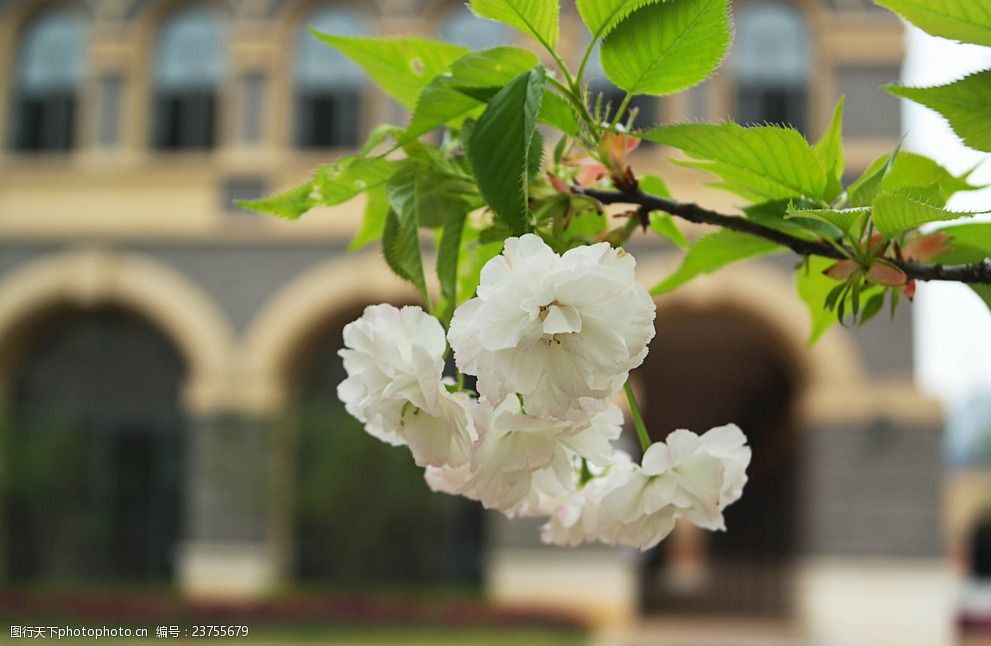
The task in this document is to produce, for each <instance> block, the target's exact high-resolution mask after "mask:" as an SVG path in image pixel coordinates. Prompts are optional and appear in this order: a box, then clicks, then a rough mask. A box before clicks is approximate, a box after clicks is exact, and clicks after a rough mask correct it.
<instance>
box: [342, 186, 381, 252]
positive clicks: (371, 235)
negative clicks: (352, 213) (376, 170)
mask: <svg viewBox="0 0 991 646" xmlns="http://www.w3.org/2000/svg"><path fill="white" fill-rule="evenodd" d="M388 214H389V197H388V195H386V192H385V189H384V188H382V187H377V188H375V189H373V190H371V191H368V192H367V193H366V194H365V212H364V214H363V215H362V217H361V228H360V229H358V233H356V234H355V236H354V238H352V239H351V242H350V243H349V244H348V251H355V250H357V249H361V248H362V247H364V246H365V245H367V244H369V243H372V242H375V241H376V240H379V239H381V238H382V230H383V229H384V228H385V219H386V217H387V216H388Z"/></svg>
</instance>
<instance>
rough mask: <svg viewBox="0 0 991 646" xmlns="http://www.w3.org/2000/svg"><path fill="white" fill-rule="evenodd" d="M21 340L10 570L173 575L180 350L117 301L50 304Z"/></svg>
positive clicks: (47, 576)
mask: <svg viewBox="0 0 991 646" xmlns="http://www.w3.org/2000/svg"><path fill="white" fill-rule="evenodd" d="M15 344H16V346H17V349H18V352H17V353H16V356H14V357H12V359H13V364H12V365H13V366H14V368H13V372H12V373H11V380H10V383H11V392H10V394H9V402H10V407H9V410H8V412H9V417H8V421H7V422H6V424H5V425H4V438H3V440H4V445H5V447H6V451H5V456H4V458H5V460H4V471H5V476H6V478H5V482H4V484H5V489H6V491H5V494H6V495H5V501H4V502H5V504H4V521H3V527H4V528H5V531H6V534H7V535H6V541H5V544H6V548H7V554H6V559H5V560H6V564H7V573H8V575H9V577H10V579H11V580H13V581H49V582H54V583H63V582H88V583H92V582H99V581H104V582H106V581H155V580H167V579H169V578H170V577H171V575H172V570H173V559H174V547H175V545H176V542H177V540H178V538H179V532H180V518H181V515H180V513H181V487H182V481H183V471H184V462H183V460H184V451H183V446H184V442H183V439H184V433H183V423H182V417H181V414H180V410H179V388H180V384H181V383H182V380H183V374H184V365H183V361H182V358H181V357H180V355H179V353H178V352H177V351H176V348H175V347H174V346H173V345H172V343H171V342H170V341H169V340H168V339H167V338H165V337H164V336H163V335H162V334H161V333H160V332H158V330H156V329H155V328H153V327H152V326H150V325H149V324H148V323H146V322H145V321H144V320H142V319H141V318H139V317H137V316H135V315H133V314H132V313H130V312H127V311H124V310H121V309H115V308H106V309H100V310H95V311H93V310H82V309H67V308H66V309H57V310H53V311H50V312H47V313H45V314H44V315H42V316H39V317H37V318H36V319H35V320H32V321H31V322H30V323H29V324H28V325H26V326H25V331H24V332H23V333H22V334H21V335H19V338H18V339H17V340H16V342H15ZM8 365H10V364H8Z"/></svg>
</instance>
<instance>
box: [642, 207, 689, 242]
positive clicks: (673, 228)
mask: <svg viewBox="0 0 991 646" xmlns="http://www.w3.org/2000/svg"><path fill="white" fill-rule="evenodd" d="M650 228H651V229H653V230H654V232H655V233H657V234H659V235H661V236H662V237H664V238H666V239H668V240H670V241H671V242H673V243H674V244H675V245H677V246H679V247H681V248H682V249H687V248H688V240H687V239H686V238H685V234H684V233H682V232H681V229H679V228H678V224H677V223H676V222H675V221H674V218H673V217H671V216H670V215H668V214H667V213H661V212H660V211H654V212H653V213H651V214H650Z"/></svg>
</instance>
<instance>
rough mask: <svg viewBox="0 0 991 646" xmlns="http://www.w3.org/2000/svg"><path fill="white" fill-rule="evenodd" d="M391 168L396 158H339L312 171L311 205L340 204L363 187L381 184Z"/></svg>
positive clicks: (392, 169)
mask: <svg viewBox="0 0 991 646" xmlns="http://www.w3.org/2000/svg"><path fill="white" fill-rule="evenodd" d="M395 172H396V162H393V161H389V160H388V159H383V158H381V157H364V158H346V159H342V160H341V161H339V162H338V163H337V164H333V165H331V166H325V167H323V168H321V169H320V170H318V171H317V172H316V173H315V174H314V176H313V205H314V206H334V205H337V204H343V203H344V202H347V201H348V200H350V199H352V198H353V197H355V196H356V195H358V194H360V193H362V192H363V191H367V190H370V189H372V188H375V187H376V186H382V185H383V184H385V183H386V182H387V181H388V180H389V178H390V177H392V174H393V173H395Z"/></svg>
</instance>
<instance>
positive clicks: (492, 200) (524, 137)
mask: <svg viewBox="0 0 991 646" xmlns="http://www.w3.org/2000/svg"><path fill="white" fill-rule="evenodd" d="M543 92H544V68H543V67H541V66H539V65H538V66H537V67H535V68H533V69H532V70H530V71H529V72H524V73H523V74H520V75H519V76H517V77H516V78H515V79H513V80H512V81H510V83H509V84H507V85H506V87H504V88H503V89H502V90H500V91H499V93H498V94H496V95H495V97H493V98H492V101H491V103H489V105H488V107H487V108H486V109H485V112H483V113H482V116H481V117H479V118H478V121H477V122H476V123H475V125H474V126H473V127H472V129H471V133H470V136H469V137H468V140H467V149H466V152H467V156H468V161H469V162H470V163H471V167H472V170H473V171H474V175H475V179H476V181H477V182H478V189H479V191H480V192H481V193H482V197H484V198H485V201H486V202H488V204H489V206H490V207H491V209H492V211H493V212H494V213H495V214H496V217H498V218H499V219H500V220H502V221H503V222H504V223H505V224H506V225H507V226H509V228H510V229H511V230H512V231H513V232H514V233H515V234H522V233H525V232H526V230H527V228H528V226H529V220H530V210H529V206H528V204H527V202H528V199H527V198H528V187H527V184H528V183H527V181H526V176H527V171H528V170H530V169H531V168H532V163H531V157H532V153H533V150H532V141H533V137H534V133H535V132H536V129H537V115H538V114H539V113H540V105H541V99H542V98H543Z"/></svg>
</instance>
